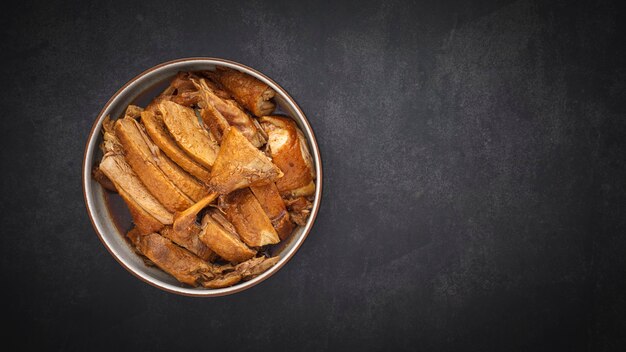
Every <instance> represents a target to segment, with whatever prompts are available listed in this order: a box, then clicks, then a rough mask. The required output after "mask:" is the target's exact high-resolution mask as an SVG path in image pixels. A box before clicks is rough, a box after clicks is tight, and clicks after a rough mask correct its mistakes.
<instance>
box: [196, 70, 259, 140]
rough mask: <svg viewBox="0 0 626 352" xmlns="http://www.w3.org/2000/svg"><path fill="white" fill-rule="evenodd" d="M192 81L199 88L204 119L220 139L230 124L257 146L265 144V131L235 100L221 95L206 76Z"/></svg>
mask: <svg viewBox="0 0 626 352" xmlns="http://www.w3.org/2000/svg"><path fill="white" fill-rule="evenodd" d="M191 81H192V82H193V84H194V85H195V86H196V88H197V89H198V94H199V97H200V100H199V105H200V107H201V108H202V111H201V117H202V120H203V121H204V123H205V124H206V125H207V126H209V128H210V129H211V132H212V133H213V135H214V136H216V139H217V140H218V141H221V137H222V136H223V134H224V132H225V130H226V129H227V127H228V126H234V127H235V128H237V129H238V130H239V132H241V134H243V135H244V136H245V137H246V138H248V140H249V141H250V143H252V145H254V146H255V147H260V146H262V145H263V144H265V142H266V139H265V136H264V134H265V133H264V132H263V131H262V130H261V129H260V128H258V124H255V123H254V120H253V118H252V117H250V115H248V114H246V112H245V111H243V110H242V109H241V108H240V107H239V105H238V104H237V103H236V102H235V101H233V100H230V99H223V98H221V97H219V96H218V95H217V94H216V93H215V92H214V90H213V89H212V88H211V87H210V86H209V84H208V81H207V80H206V79H204V78H199V79H196V78H191Z"/></svg>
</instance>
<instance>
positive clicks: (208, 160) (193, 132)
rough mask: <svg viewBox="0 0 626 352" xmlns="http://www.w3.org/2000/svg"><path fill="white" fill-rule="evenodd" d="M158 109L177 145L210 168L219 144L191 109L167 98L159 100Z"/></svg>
mask: <svg viewBox="0 0 626 352" xmlns="http://www.w3.org/2000/svg"><path fill="white" fill-rule="evenodd" d="M158 109H159V111H160V112H161V114H162V115H163V122H165V126H166V127H167V129H168V131H169V132H170V134H171V135H172V136H173V137H174V140H175V141H176V143H177V144H178V146H180V148H181V149H183V150H184V151H185V152H186V153H187V154H189V156H191V158H192V159H194V160H195V161H196V162H198V163H199V164H200V165H202V166H204V167H206V168H211V166H213V163H214V162H215V157H216V156H217V151H218V149H219V146H218V144H217V142H216V141H215V139H214V138H213V137H212V136H211V135H210V133H209V131H207V130H205V129H204V127H202V126H201V125H200V122H199V121H198V117H197V116H196V114H195V112H194V111H193V109H191V108H188V107H186V106H182V105H179V104H176V103H173V102H171V101H167V100H164V101H161V102H159V104H158Z"/></svg>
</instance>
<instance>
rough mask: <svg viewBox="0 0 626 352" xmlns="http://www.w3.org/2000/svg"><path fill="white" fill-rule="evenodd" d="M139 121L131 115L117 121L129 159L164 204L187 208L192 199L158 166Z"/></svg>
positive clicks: (140, 176)
mask: <svg viewBox="0 0 626 352" xmlns="http://www.w3.org/2000/svg"><path fill="white" fill-rule="evenodd" d="M136 124H137V121H135V120H134V119H131V118H123V119H119V120H117V121H116V123H115V133H116V135H117V137H118V138H119V140H120V142H121V143H122V146H123V147H124V152H125V157H126V160H127V161H128V163H129V164H130V166H131V167H132V169H133V171H135V173H136V174H137V176H138V177H139V179H140V180H141V182H142V183H143V184H144V185H145V186H146V188H147V189H148V191H150V193H151V194H152V195H153V196H154V197H155V198H156V199H158V200H159V202H160V203H161V204H163V205H164V206H165V208H167V209H168V210H169V211H171V212H174V211H180V210H184V209H187V208H188V207H190V206H191V205H192V204H193V201H192V200H191V199H190V198H189V197H188V196H186V195H185V194H184V193H183V192H182V191H181V190H180V189H178V187H176V185H174V183H173V182H172V181H171V180H170V179H169V178H168V177H167V176H166V175H165V174H164V173H163V170H161V169H160V168H159V166H158V161H157V160H158V158H156V157H155V155H154V154H156V153H154V151H153V150H151V149H150V146H149V145H148V144H147V143H146V140H145V139H144V138H143V136H142V134H141V132H140V130H139V128H138V127H137V125H136Z"/></svg>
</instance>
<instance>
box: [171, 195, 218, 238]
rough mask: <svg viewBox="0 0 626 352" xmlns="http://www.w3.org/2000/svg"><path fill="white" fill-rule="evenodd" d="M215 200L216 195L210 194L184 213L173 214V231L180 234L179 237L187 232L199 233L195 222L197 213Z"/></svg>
mask: <svg viewBox="0 0 626 352" xmlns="http://www.w3.org/2000/svg"><path fill="white" fill-rule="evenodd" d="M216 198H217V193H211V194H209V195H207V196H206V197H204V198H202V199H200V200H199V201H198V202H196V203H195V204H194V205H192V206H190V207H189V208H187V209H185V210H184V211H182V212H176V214H174V226H173V228H174V231H176V232H180V233H181V235H180V236H184V235H185V233H188V232H200V227H199V226H198V224H197V221H196V218H197V217H198V213H200V211H202V209H204V208H206V207H207V206H208V205H209V204H211V202H213V201H214V200H215V199H216Z"/></svg>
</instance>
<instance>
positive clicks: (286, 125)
mask: <svg viewBox="0 0 626 352" xmlns="http://www.w3.org/2000/svg"><path fill="white" fill-rule="evenodd" d="M260 121H261V126H262V127H263V128H264V129H265V132H267V135H268V142H267V152H268V153H269V154H270V156H271V157H272V162H273V163H274V164H276V166H278V167H279V168H280V170H281V171H282V172H283V173H284V176H283V177H282V178H281V179H279V180H278V181H276V186H277V187H278V190H279V191H280V193H281V195H282V196H283V197H299V196H309V195H312V194H313V193H315V183H314V182H313V180H314V175H315V174H314V173H313V164H312V159H311V155H310V154H309V151H308V149H307V146H306V141H305V140H304V136H303V135H302V132H300V131H299V129H298V128H297V126H296V124H295V122H294V121H293V120H291V119H289V118H286V117H282V116H263V117H262V118H261V119H260Z"/></svg>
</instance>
